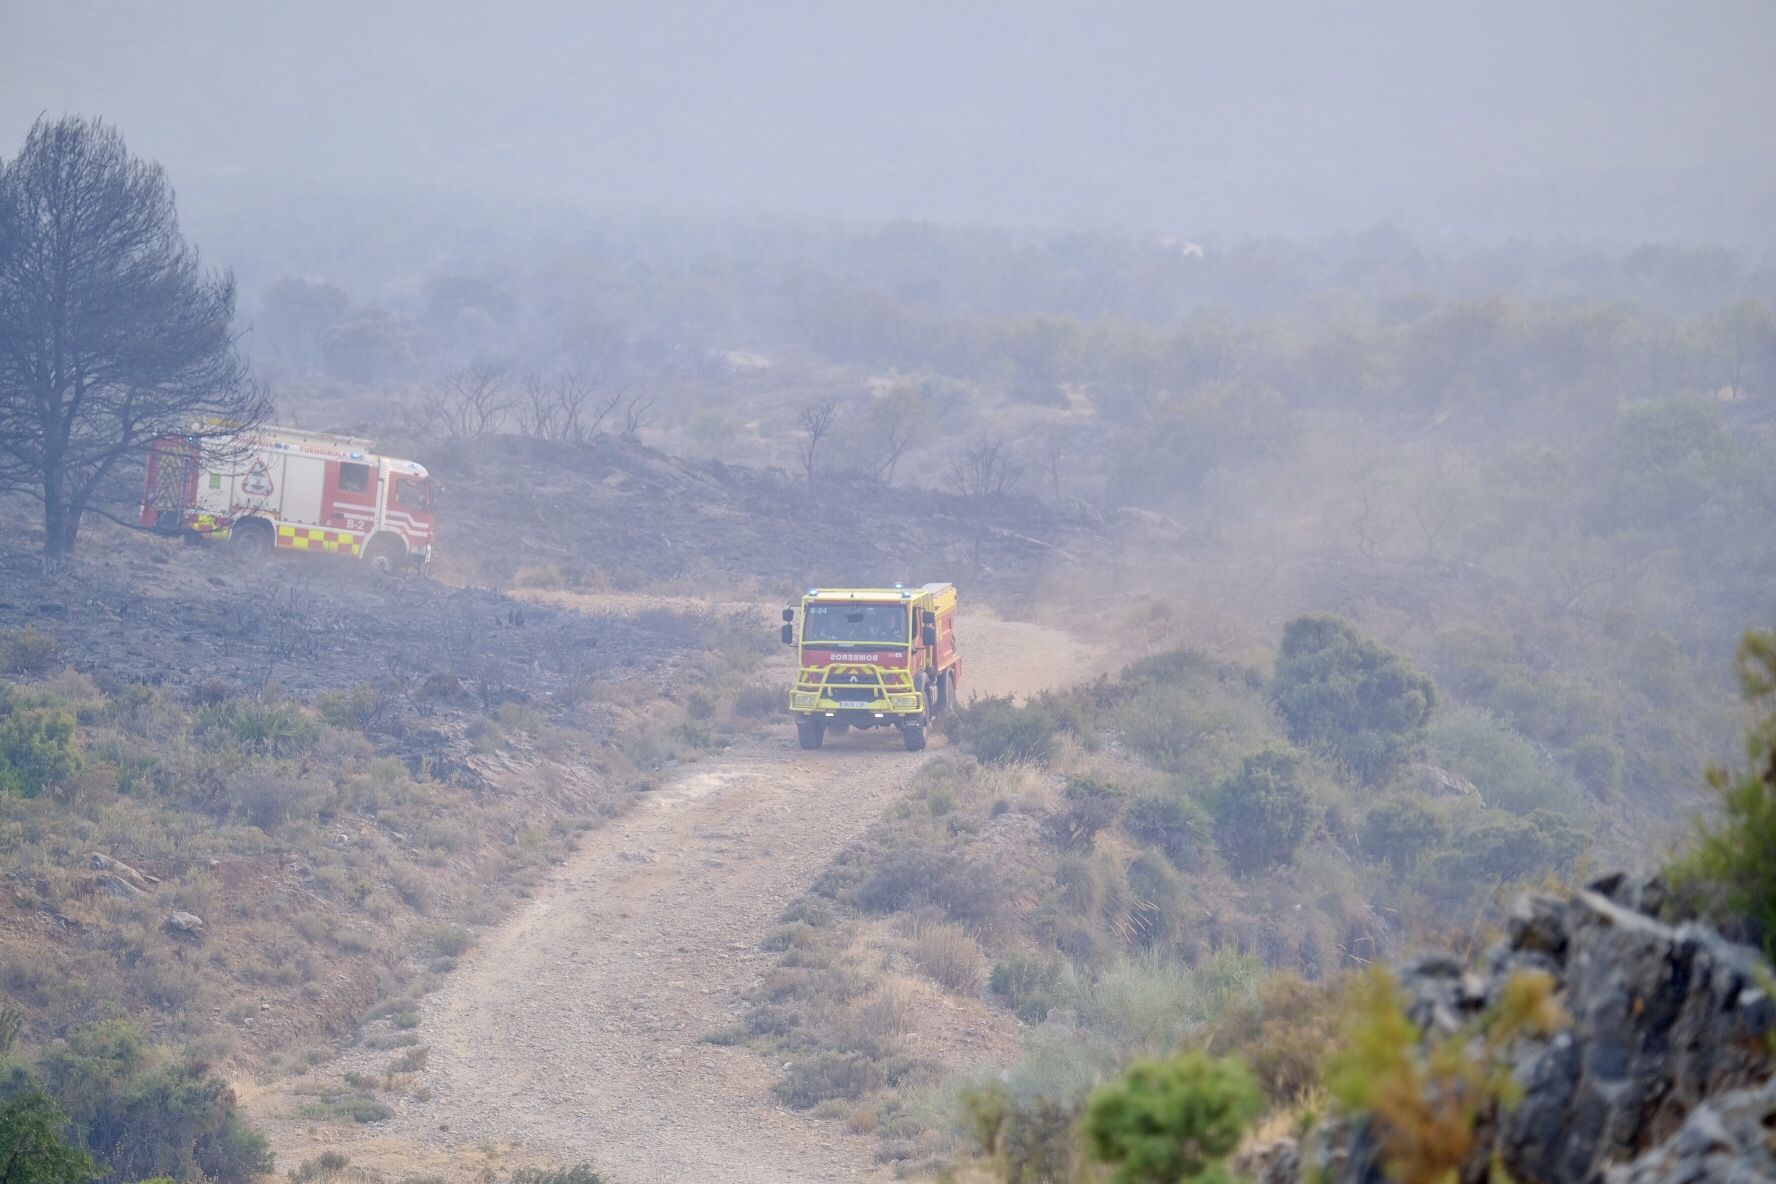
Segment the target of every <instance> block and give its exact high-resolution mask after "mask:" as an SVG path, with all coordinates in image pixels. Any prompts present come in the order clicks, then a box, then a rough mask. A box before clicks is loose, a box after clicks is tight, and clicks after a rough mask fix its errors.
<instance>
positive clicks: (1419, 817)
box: [1363, 798, 1449, 875]
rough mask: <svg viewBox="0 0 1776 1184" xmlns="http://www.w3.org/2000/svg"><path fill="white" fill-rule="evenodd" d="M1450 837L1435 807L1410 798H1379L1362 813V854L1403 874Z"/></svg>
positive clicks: (1447, 828)
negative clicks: (1379, 801) (1379, 802)
mask: <svg viewBox="0 0 1776 1184" xmlns="http://www.w3.org/2000/svg"><path fill="white" fill-rule="evenodd" d="M1448 841H1449V827H1448V826H1447V825H1445V824H1444V822H1443V820H1442V819H1441V818H1439V817H1438V816H1437V814H1436V812H1435V811H1433V810H1432V809H1431V808H1430V807H1429V806H1427V805H1425V804H1424V803H1423V802H1419V801H1415V800H1413V799H1411V798H1395V799H1393V800H1392V801H1386V802H1382V803H1381V804H1379V805H1377V806H1375V807H1374V808H1373V809H1371V810H1370V811H1369V813H1368V814H1366V815H1364V817H1363V854H1364V855H1365V856H1366V857H1368V858H1369V859H1372V860H1374V861H1376V862H1377V863H1386V864H1387V865H1388V866H1389V867H1391V868H1392V869H1393V870H1394V871H1395V873H1397V874H1400V875H1404V874H1405V873H1407V872H1409V871H1411V870H1412V869H1413V868H1415V867H1417V866H1418V865H1419V863H1420V862H1421V861H1422V860H1424V859H1425V858H1426V857H1427V856H1429V855H1430V854H1432V853H1433V852H1435V851H1436V850H1437V849H1439V848H1441V847H1442V846H1443V845H1444V844H1445V843H1447V842H1448Z"/></svg>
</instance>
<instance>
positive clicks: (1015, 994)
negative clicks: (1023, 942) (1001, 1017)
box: [987, 954, 1079, 1024]
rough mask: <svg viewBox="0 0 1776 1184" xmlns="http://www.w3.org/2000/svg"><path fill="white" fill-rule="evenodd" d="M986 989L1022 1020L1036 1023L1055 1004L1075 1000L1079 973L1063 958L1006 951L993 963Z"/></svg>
mask: <svg viewBox="0 0 1776 1184" xmlns="http://www.w3.org/2000/svg"><path fill="white" fill-rule="evenodd" d="M987 989H988V990H990V991H992V992H993V994H995V995H997V996H999V997H1000V998H1001V999H1003V1000H1005V1005H1006V1006H1007V1007H1009V1008H1011V1010H1012V1012H1013V1013H1014V1014H1015V1015H1016V1016H1017V1017H1018V1018H1019V1019H1021V1020H1023V1021H1024V1022H1025V1023H1028V1024H1038V1023H1041V1022H1042V1021H1043V1020H1044V1019H1046V1018H1047V1017H1048V1013H1049V1012H1050V1011H1051V1010H1053V1009H1054V1008H1057V1007H1071V1006H1072V1005H1073V1004H1074V1003H1076V1002H1077V1001H1078V997H1079V982H1078V976H1077V975H1075V974H1074V973H1073V968H1072V967H1071V966H1069V965H1068V964H1067V962H1066V961H1065V960H1064V959H1062V958H1032V957H1030V956H1029V955H1028V954H1007V955H1006V956H1005V957H1003V958H1001V959H1000V960H999V961H998V962H997V963H996V964H995V965H994V966H993V973H992V975H991V976H989V978H988V979H987Z"/></svg>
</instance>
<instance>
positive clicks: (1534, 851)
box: [1419, 810, 1586, 902]
mask: <svg viewBox="0 0 1776 1184" xmlns="http://www.w3.org/2000/svg"><path fill="white" fill-rule="evenodd" d="M1585 841H1586V840H1585V836H1584V834H1583V833H1582V832H1580V831H1578V830H1577V829H1575V828H1574V827H1573V825H1572V823H1571V822H1569V821H1568V820H1567V819H1566V818H1565V817H1564V816H1563V815H1560V814H1555V813H1553V812H1552V811H1549V810H1537V811H1534V812H1533V813H1531V814H1530V815H1529V817H1527V818H1518V817H1515V816H1513V815H1511V814H1506V813H1504V812H1502V811H1498V810H1485V811H1481V812H1480V813H1478V814H1475V815H1473V816H1471V817H1469V818H1467V819H1463V820H1462V821H1461V822H1459V823H1458V824H1457V826H1456V828H1455V833H1454V835H1453V836H1452V838H1451V839H1450V843H1449V846H1448V847H1447V848H1446V849H1444V850H1442V851H1439V852H1437V853H1436V854H1434V855H1433V856H1431V858H1429V859H1427V860H1426V861H1425V862H1424V863H1423V864H1422V865H1421V866H1420V869H1419V881H1420V883H1421V885H1422V887H1423V888H1424V890H1425V891H1426V892H1427V893H1428V894H1429V895H1430V896H1432V897H1433V898H1435V899H1439V900H1442V901H1445V902H1455V901H1463V900H1471V899H1474V898H1475V897H1476V896H1477V895H1484V894H1486V893H1487V892H1489V891H1491V890H1493V889H1496V888H1497V887H1499V886H1500V885H1503V884H1512V883H1516V882H1517V881H1520V880H1526V879H1529V878H1531V877H1534V876H1538V875H1541V874H1543V873H1546V872H1550V871H1554V870H1557V869H1559V868H1561V867H1563V866H1567V865H1569V864H1570V863H1571V861H1572V859H1573V858H1574V857H1575V856H1576V855H1577V854H1578V853H1579V852H1580V851H1581V850H1582V849H1583V847H1584V844H1585Z"/></svg>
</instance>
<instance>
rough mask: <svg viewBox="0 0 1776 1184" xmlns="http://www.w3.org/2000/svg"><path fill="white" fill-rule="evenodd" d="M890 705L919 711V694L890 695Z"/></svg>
mask: <svg viewBox="0 0 1776 1184" xmlns="http://www.w3.org/2000/svg"><path fill="white" fill-rule="evenodd" d="M888 705H889V706H890V707H894V708H896V709H899V708H905V709H906V710H908V711H917V710H918V709H919V696H917V695H889V696H888Z"/></svg>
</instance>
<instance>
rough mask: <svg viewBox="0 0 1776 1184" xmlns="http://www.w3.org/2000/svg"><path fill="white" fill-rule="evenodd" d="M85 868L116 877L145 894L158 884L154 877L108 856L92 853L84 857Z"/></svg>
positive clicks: (96, 852)
mask: <svg viewBox="0 0 1776 1184" xmlns="http://www.w3.org/2000/svg"><path fill="white" fill-rule="evenodd" d="M86 866H88V867H90V868H91V869H92V870H93V871H95V872H106V873H108V874H110V875H112V876H115V877H117V878H118V879H119V880H122V881H123V882H124V883H126V884H128V885H129V886H130V887H131V888H134V889H136V890H137V891H138V892H147V891H149V889H150V888H152V887H153V886H154V885H155V884H158V883H160V881H159V880H158V879H156V878H155V877H154V876H150V875H145V874H143V873H142V872H139V871H137V870H136V869H135V868H133V867H131V866H130V865H129V864H127V863H125V862H123V860H121V859H113V858H111V857H110V856H109V855H104V854H101V853H100V852H98V851H94V852H93V853H92V854H91V855H88V856H87V857H86Z"/></svg>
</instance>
